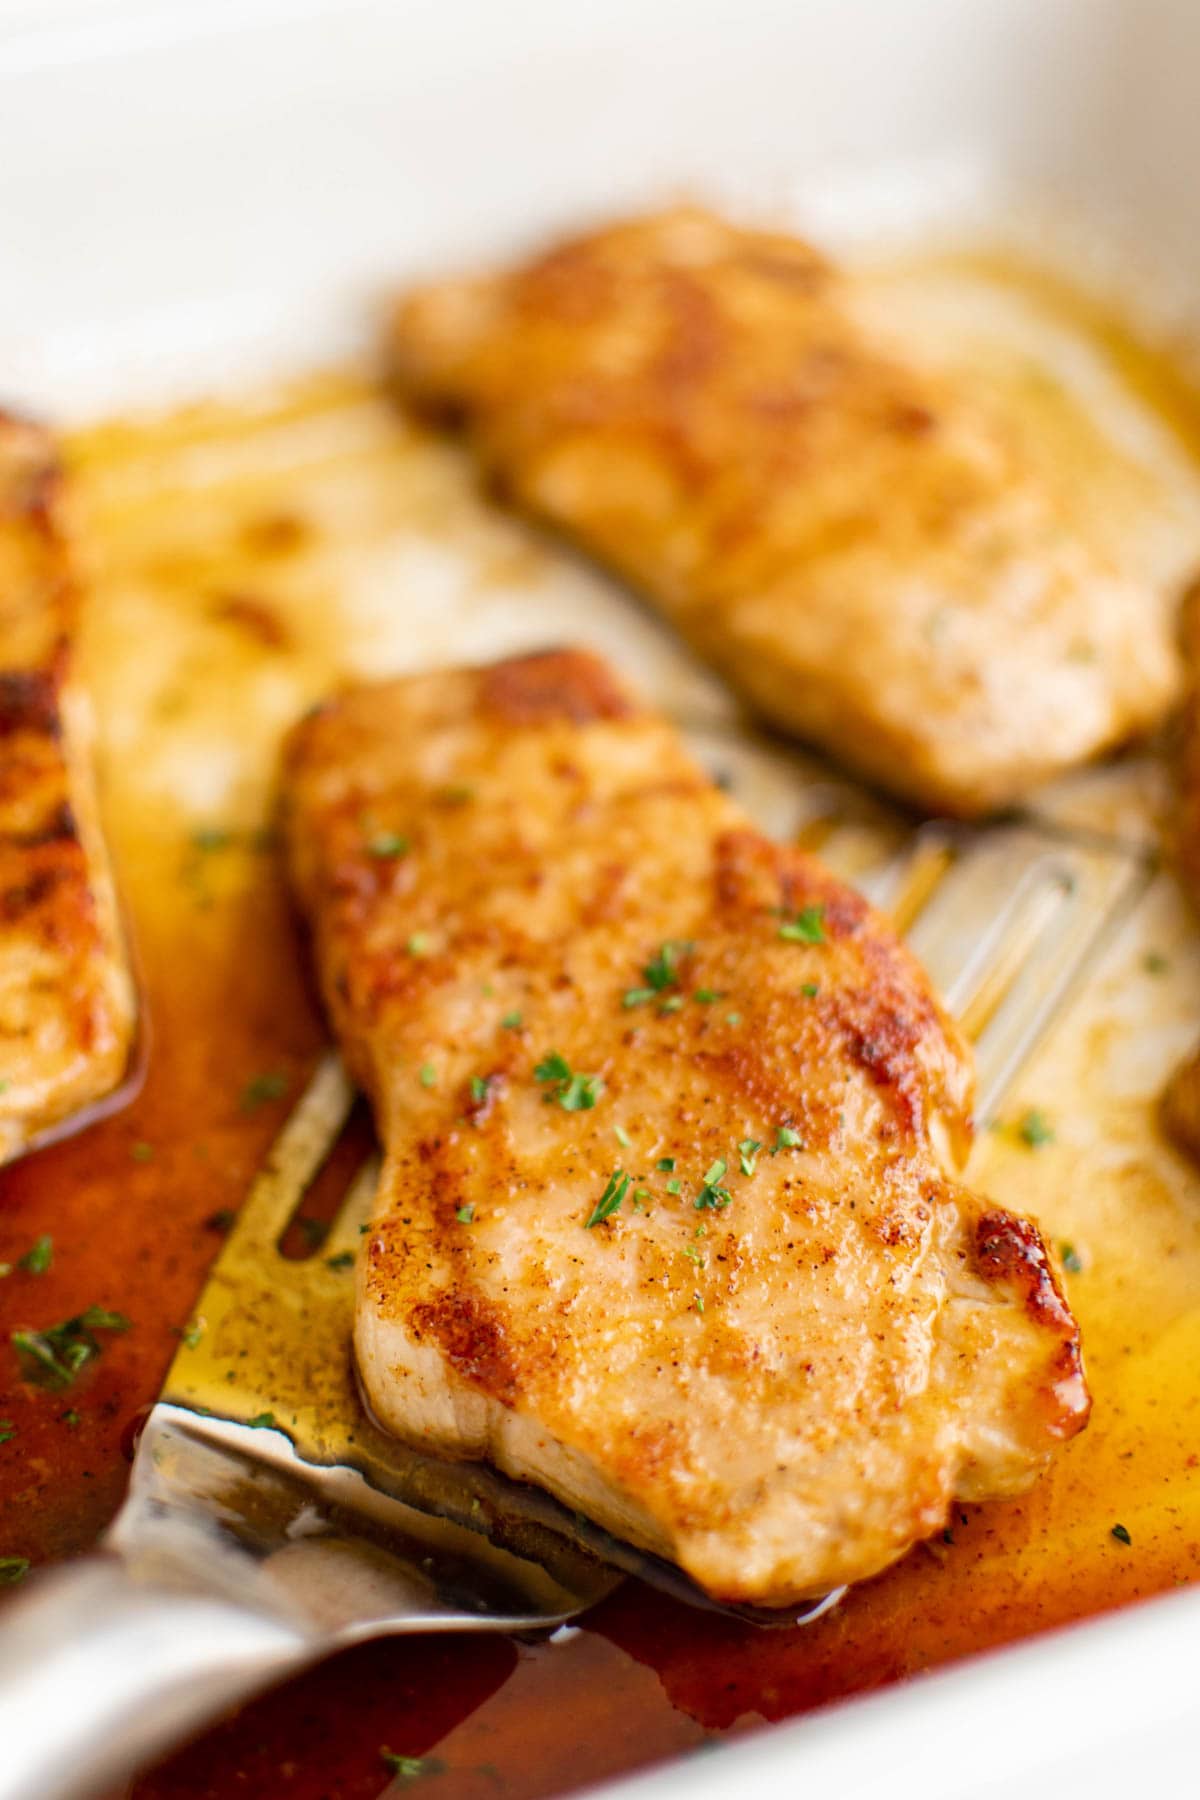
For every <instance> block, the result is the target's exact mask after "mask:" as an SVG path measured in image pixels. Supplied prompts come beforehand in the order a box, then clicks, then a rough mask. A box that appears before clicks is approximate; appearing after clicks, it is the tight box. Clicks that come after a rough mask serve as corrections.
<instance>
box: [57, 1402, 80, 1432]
mask: <svg viewBox="0 0 1200 1800" xmlns="http://www.w3.org/2000/svg"><path fill="white" fill-rule="evenodd" d="M58 1416H59V1418H60V1419H61V1420H62V1422H63V1424H64V1425H68V1426H70V1428H71V1430H72V1431H74V1429H75V1427H76V1426H77V1425H78V1423H79V1414H78V1413H77V1412H76V1411H75V1408H74V1407H73V1406H68V1408H67V1410H66V1411H65V1412H60V1413H59V1415H58Z"/></svg>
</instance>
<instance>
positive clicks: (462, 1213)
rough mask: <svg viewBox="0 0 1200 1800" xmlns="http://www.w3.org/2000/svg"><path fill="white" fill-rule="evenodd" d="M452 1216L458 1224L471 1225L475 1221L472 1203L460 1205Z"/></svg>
mask: <svg viewBox="0 0 1200 1800" xmlns="http://www.w3.org/2000/svg"><path fill="white" fill-rule="evenodd" d="M454 1216H455V1218H456V1219H457V1220H458V1222H459V1224H460V1225H473V1224H474V1223H475V1207H474V1204H472V1205H470V1206H460V1207H459V1209H458V1211H457V1212H456V1213H455V1215H454Z"/></svg>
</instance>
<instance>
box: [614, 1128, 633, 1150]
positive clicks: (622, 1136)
mask: <svg viewBox="0 0 1200 1800" xmlns="http://www.w3.org/2000/svg"><path fill="white" fill-rule="evenodd" d="M613 1136H614V1137H615V1138H616V1140H617V1142H618V1144H620V1146H621V1148H622V1150H628V1148H629V1142H630V1139H629V1133H628V1132H627V1131H626V1129H625V1127H624V1126H623V1125H614V1126H613Z"/></svg>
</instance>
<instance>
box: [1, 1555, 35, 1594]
mask: <svg viewBox="0 0 1200 1800" xmlns="http://www.w3.org/2000/svg"><path fill="white" fill-rule="evenodd" d="M28 1573H29V1558H28V1557H27V1556H0V1586H3V1587H12V1586H13V1585H14V1583H16V1582H18V1581H24V1579H25V1577H26V1575H28Z"/></svg>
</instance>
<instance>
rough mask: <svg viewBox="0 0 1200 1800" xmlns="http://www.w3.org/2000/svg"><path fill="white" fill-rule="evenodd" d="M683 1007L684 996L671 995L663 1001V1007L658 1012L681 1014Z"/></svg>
mask: <svg viewBox="0 0 1200 1800" xmlns="http://www.w3.org/2000/svg"><path fill="white" fill-rule="evenodd" d="M682 1007H683V995H682V994H670V995H668V997H667V998H666V999H665V1000H664V1001H663V1003H662V1005H661V1006H660V1007H659V1009H658V1010H659V1012H660V1013H676V1012H679V1011H680V1010H681V1009H682Z"/></svg>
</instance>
